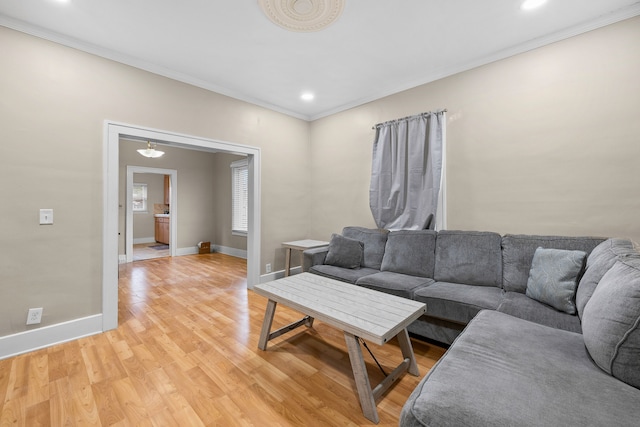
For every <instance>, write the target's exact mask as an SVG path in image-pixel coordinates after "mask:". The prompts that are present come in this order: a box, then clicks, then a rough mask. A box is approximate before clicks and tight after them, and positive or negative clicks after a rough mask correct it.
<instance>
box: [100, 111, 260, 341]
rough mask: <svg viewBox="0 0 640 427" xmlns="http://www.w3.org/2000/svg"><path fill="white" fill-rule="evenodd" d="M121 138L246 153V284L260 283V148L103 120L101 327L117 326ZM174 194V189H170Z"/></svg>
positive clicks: (105, 328) (106, 328)
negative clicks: (247, 171)
mask: <svg viewBox="0 0 640 427" xmlns="http://www.w3.org/2000/svg"><path fill="white" fill-rule="evenodd" d="M121 137H130V138H131V137H133V138H134V139H139V140H153V141H162V142H163V143H166V144H167V145H170V146H177V147H182V148H190V149H195V150H201V151H212V152H214V151H215V152H220V151H222V152H232V153H236V154H238V153H239V154H245V155H247V156H248V157H247V160H248V162H249V183H250V184H249V234H248V236H247V287H248V288H253V286H255V285H257V284H258V283H260V241H261V224H260V222H261V221H260V209H261V201H260V194H261V186H260V176H261V154H260V153H261V152H260V148H257V147H251V146H247V145H241V144H235V143H230V142H224V141H217V140H212V139H206V138H200V137H195V136H189V135H184V134H178V133H173V132H169V131H162V130H157V129H150V128H145V127H141V126H135V125H128V124H123V123H117V122H112V121H109V120H105V122H104V143H103V212H104V217H103V226H102V313H103V314H102V321H103V322H102V328H103V331H107V330H110V329H115V328H117V327H118V175H119V167H120V164H119V159H118V154H119V144H120V138H121ZM173 193H175V192H173Z"/></svg>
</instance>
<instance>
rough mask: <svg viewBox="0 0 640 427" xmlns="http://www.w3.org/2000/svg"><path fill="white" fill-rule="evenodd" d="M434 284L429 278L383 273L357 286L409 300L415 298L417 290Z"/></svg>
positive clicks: (360, 282) (366, 277)
mask: <svg viewBox="0 0 640 427" xmlns="http://www.w3.org/2000/svg"><path fill="white" fill-rule="evenodd" d="M432 283H434V280H433V279H429V278H427V277H417V276H408V275H406V274H400V273H393V272H391V271H381V272H380V273H376V274H371V275H368V276H365V277H362V278H360V279H358V280H357V281H356V285H359V286H363V287H365V288H369V289H374V290H376V291H381V292H386V293H388V294H393V295H398V296H400V297H404V298H409V299H412V298H413V293H414V292H415V291H416V290H418V289H421V288H423V287H425V286H427V285H430V284H432Z"/></svg>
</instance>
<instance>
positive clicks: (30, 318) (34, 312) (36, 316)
mask: <svg viewBox="0 0 640 427" xmlns="http://www.w3.org/2000/svg"><path fill="white" fill-rule="evenodd" d="M41 321H42V307H41V308H30V309H29V314H27V325H35V324H37V323H40V322H41Z"/></svg>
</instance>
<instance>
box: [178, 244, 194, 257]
mask: <svg viewBox="0 0 640 427" xmlns="http://www.w3.org/2000/svg"><path fill="white" fill-rule="evenodd" d="M197 253H198V247H197V246H187V247H186V248H178V249H176V256H183V255H195V254H197Z"/></svg>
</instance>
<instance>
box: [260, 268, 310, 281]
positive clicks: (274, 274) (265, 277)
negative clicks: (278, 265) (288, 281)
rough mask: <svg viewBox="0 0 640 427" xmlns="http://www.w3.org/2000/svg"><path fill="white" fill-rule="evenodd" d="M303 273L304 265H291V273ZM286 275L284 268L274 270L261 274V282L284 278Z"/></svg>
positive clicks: (291, 274)
mask: <svg viewBox="0 0 640 427" xmlns="http://www.w3.org/2000/svg"><path fill="white" fill-rule="evenodd" d="M300 273H302V267H300V266H298V267H291V268H290V269H289V275H290V276H293V275H294V274H300ZM283 277H284V270H279V271H274V272H271V273H267V274H263V275H262V276H260V283H267V282H271V281H272V280H276V279H282V278H283Z"/></svg>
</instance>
